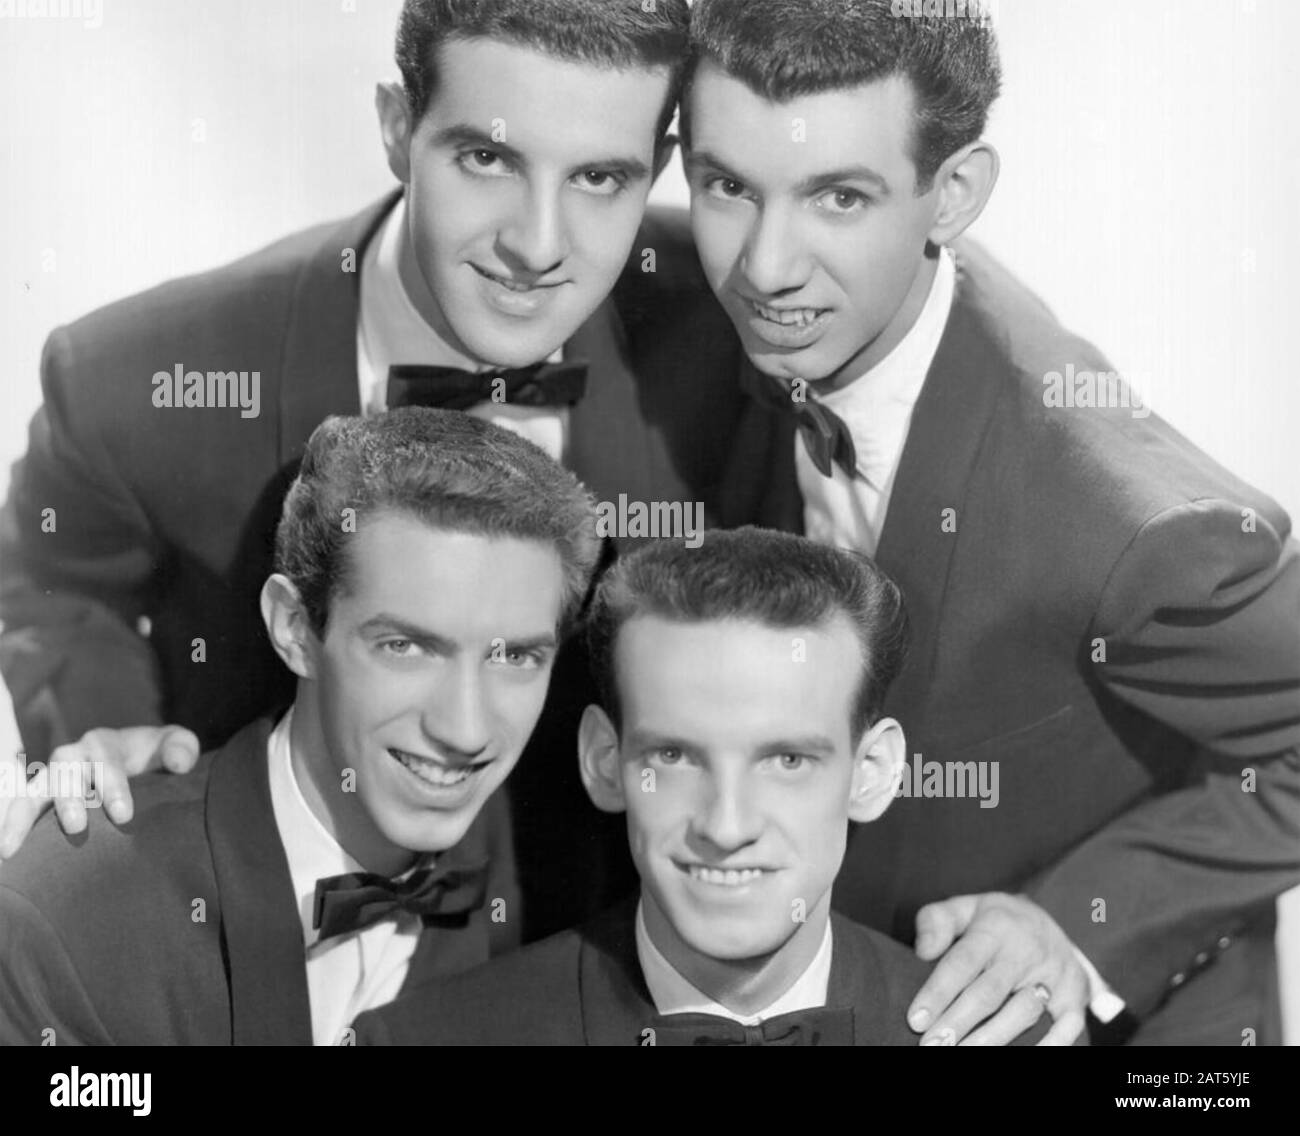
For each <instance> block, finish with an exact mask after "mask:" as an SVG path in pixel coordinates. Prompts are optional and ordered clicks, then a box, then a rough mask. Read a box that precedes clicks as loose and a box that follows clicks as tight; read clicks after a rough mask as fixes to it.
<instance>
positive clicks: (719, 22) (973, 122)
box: [681, 0, 1002, 194]
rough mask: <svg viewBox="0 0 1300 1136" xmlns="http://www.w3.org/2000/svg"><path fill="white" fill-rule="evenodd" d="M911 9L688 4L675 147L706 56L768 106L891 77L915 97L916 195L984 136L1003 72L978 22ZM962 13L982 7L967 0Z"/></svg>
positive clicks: (860, 0) (702, 0) (862, 1)
mask: <svg viewBox="0 0 1300 1136" xmlns="http://www.w3.org/2000/svg"><path fill="white" fill-rule="evenodd" d="M920 7H921V0H915V3H903V4H900V2H899V0H695V6H694V8H693V9H692V16H691V49H690V57H689V60H688V63H687V73H686V79H685V90H684V92H683V94H682V121H681V126H682V138H683V141H684V142H685V143H686V145H687V146H689V145H690V96H691V84H692V80H693V79H694V76H695V73H696V71H697V70H698V68H699V65H700V64H701V63H702V62H703V61H705V60H709V61H711V62H713V63H714V64H716V65H717V66H718V67H720V68H721V69H722V70H723V71H724V72H725V73H726V74H727V75H729V76H730V77H731V78H733V79H736V80H738V81H740V82H742V83H744V84H745V85H746V86H747V87H748V88H749V89H750V90H751V91H753V92H754V93H755V94H756V95H761V96H762V97H764V98H766V99H769V100H770V101H772V102H776V103H781V102H787V101H789V100H791V99H795V98H799V97H800V96H804V95H817V94H825V93H826V92H829V91H838V90H843V89H846V88H852V87H859V86H863V85H865V84H867V83H874V82H876V81H878V80H881V79H887V78H890V77H892V76H899V77H902V78H904V79H906V80H907V81H908V82H909V84H910V86H911V90H912V96H913V100H914V102H913V129H912V152H911V158H912V161H913V163H914V165H915V166H916V192H917V193H918V194H919V193H926V192H928V191H929V189H930V187H931V185H932V184H933V181H934V175H935V173H936V172H937V171H938V169H939V167H940V166H941V165H942V164H943V163H944V162H945V161H946V160H947V159H948V158H949V157H950V156H951V155H952V154H954V153H956V152H957V151H958V150H960V149H961V148H962V147H963V146H966V145H969V144H970V143H971V142H974V141H976V140H977V139H978V138H979V137H980V136H981V135H982V134H983V133H984V126H985V123H986V122H987V120H988V112H989V108H990V107H991V106H992V105H993V102H994V100H995V99H996V98H997V97H998V93H999V91H1000V90H1001V83H1002V75H1001V66H1000V64H999V62H998V46H997V37H996V36H995V34H994V31H993V26H992V24H991V23H990V21H989V20H988V19H987V18H976V17H973V16H971V15H966V16H957V15H948V16H945V15H934V16H920V15H917V16H913V15H910V14H908V13H910V12H911V11H912V10H913V9H920ZM964 8H965V9H966V10H968V11H981V10H982V9H979V8H978V6H977V2H976V0H966V3H965V4H964ZM896 11H898V12H899V14H895V13H896Z"/></svg>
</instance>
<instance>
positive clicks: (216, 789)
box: [0, 719, 508, 1045]
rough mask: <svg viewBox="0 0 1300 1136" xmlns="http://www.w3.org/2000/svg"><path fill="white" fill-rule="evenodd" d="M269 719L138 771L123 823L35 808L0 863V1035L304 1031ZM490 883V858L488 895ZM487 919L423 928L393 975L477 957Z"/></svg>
mask: <svg viewBox="0 0 1300 1136" xmlns="http://www.w3.org/2000/svg"><path fill="white" fill-rule="evenodd" d="M270 724H271V723H270V720H269V719H266V720H262V721H259V722H256V723H254V724H253V725H251V726H249V727H248V728H246V729H244V730H242V731H240V733H238V734H237V735H236V736H235V737H234V738H232V739H231V740H230V742H229V744H228V745H227V746H226V747H225V748H224V749H223V750H222V751H221V752H219V753H215V754H214V753H209V754H205V755H204V756H203V758H202V759H201V760H200V763H199V765H198V767H197V768H196V769H195V770H194V771H193V772H191V773H188V774H186V775H184V776H181V777H176V776H167V775H165V774H161V773H159V774H147V775H145V776H143V777H141V778H139V779H137V781H136V783H135V786H134V795H135V817H134V819H133V820H132V821H131V823H130V824H129V825H127V826H125V827H124V828H121V829H119V828H116V827H115V826H114V825H112V824H111V823H109V821H108V820H107V819H106V818H105V817H103V816H102V815H100V814H99V813H98V812H96V811H92V813H91V820H90V826H89V828H88V831H87V832H86V833H85V834H84V835H83V836H81V837H67V836H65V835H64V834H63V832H62V830H61V829H60V828H59V826H58V824H57V823H56V822H55V820H54V818H53V816H52V815H51V814H48V813H47V814H46V815H45V816H44V817H43V818H42V819H41V821H40V822H39V823H38V824H37V826H36V828H35V829H34V830H33V832H32V834H31V836H30V837H29V838H28V840H27V842H26V844H25V845H24V846H23V848H22V849H21V850H20V851H19V853H18V854H17V855H16V856H15V857H14V858H13V859H12V860H9V861H8V862H6V863H5V864H3V865H0V1044H5V1045H40V1044H42V1042H44V1041H48V1040H49V1035H47V1034H45V1032H44V1031H46V1030H51V1029H52V1030H53V1031H54V1035H53V1040H54V1042H55V1043H56V1044H58V1045H73V1044H88V1045H109V1044H126V1045H231V1044H234V1045H296V1044H301V1045H310V1044H311V1040H312V1035H311V1007H310V1003H309V999H308V993H307V971H306V955H305V951H304V946H303V937H302V923H301V920H300V918H299V914H298V901H297V898H296V896H295V894H294V891H293V884H292V882H291V880H290V876H289V864H288V861H287V860H286V858H285V853H284V847H283V845H282V844H281V842H280V836H279V832H278V830H277V828H276V825H275V817H274V814H273V812H272V809H271V787H270V781H269V778H268V775H267V753H266V742H267V735H268V733H269V732H270ZM491 839H492V834H491V832H490V830H489V828H488V826H487V825H486V824H485V823H484V820H483V818H482V817H480V818H479V819H478V820H477V821H475V823H474V824H473V825H472V826H471V828H470V830H469V832H468V833H467V834H466V836H465V839H464V840H463V841H461V843H460V844H458V845H457V846H456V847H455V848H454V849H452V850H450V851H449V852H446V853H444V854H443V856H444V857H445V862H447V863H453V862H455V863H459V862H464V863H466V864H469V863H473V862H475V861H481V860H482V859H483V858H484V857H492V856H493V854H494V853H496V852H497V850H496V849H494V848H493V847H492V846H491V843H490V842H491ZM493 862H494V863H496V864H504V863H506V861H504V860H503V859H502V858H501V857H500V856H497V857H496V858H495V859H494V860H493ZM499 888H500V874H499V871H498V875H497V877H495V878H492V879H490V881H489V884H488V891H487V894H488V896H489V897H494V896H496V895H497V894H499ZM200 901H201V904H200ZM507 910H508V909H507ZM491 927H492V925H491V924H490V923H489V921H488V912H487V909H486V908H485V909H481V910H479V911H477V912H474V913H473V914H472V915H470V917H469V919H468V921H467V922H464V923H463V925H459V926H455V925H451V924H449V925H448V926H445V927H429V928H426V930H425V932H424V933H423V935H421V937H420V942H419V945H418V946H417V947H416V953H415V956H414V957H413V958H412V960H411V969H410V971H409V973H408V975H407V982H408V983H409V984H412V985H418V984H420V983H421V982H423V981H424V980H426V979H428V978H429V977H430V976H431V975H433V974H447V973H452V972H455V971H459V970H465V969H468V968H469V967H471V966H474V965H475V964H477V963H481V962H483V961H485V960H486V959H487V958H488V956H489V953H490V952H489V934H490V930H491Z"/></svg>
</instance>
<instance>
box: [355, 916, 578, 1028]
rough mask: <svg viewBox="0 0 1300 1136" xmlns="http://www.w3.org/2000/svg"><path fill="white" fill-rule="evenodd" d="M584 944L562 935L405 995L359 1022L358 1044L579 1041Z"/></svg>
mask: <svg viewBox="0 0 1300 1136" xmlns="http://www.w3.org/2000/svg"><path fill="white" fill-rule="evenodd" d="M582 941H583V940H582V934H581V932H580V931H577V930H569V931H561V932H560V933H559V934H556V935H552V936H551V937H550V938H547V939H543V940H542V941H541V942H538V943H533V944H531V945H530V946H526V947H524V948H522V949H521V950H518V951H514V952H512V953H510V954H507V955H502V956H501V957H499V958H495V959H492V960H491V961H490V962H487V963H484V964H482V965H481V966H477V967H474V968H473V969H472V970H468V971H466V972H465V973H463V974H459V975H453V976H450V977H442V978H438V979H436V980H431V981H429V982H426V983H422V984H421V985H419V986H416V987H413V988H411V989H410V990H407V991H403V993H402V994H401V995H400V996H399V997H398V998H397V999H396V1000H395V1001H393V1002H390V1003H389V1004H388V1005H386V1006H381V1007H380V1008H378V1009H376V1010H371V1011H369V1012H367V1013H365V1014H362V1015H361V1017H360V1018H358V1019H357V1023H356V1028H357V1040H358V1042H359V1043H360V1044H363V1045H365V1044H386V1045H565V1044H568V1045H573V1044H580V1043H581V1038H582V1025H581V1009H580V1003H579V990H578V960H579V954H580V951H581V948H582Z"/></svg>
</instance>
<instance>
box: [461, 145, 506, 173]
mask: <svg viewBox="0 0 1300 1136" xmlns="http://www.w3.org/2000/svg"><path fill="white" fill-rule="evenodd" d="M458 161H459V162H460V164H461V166H462V168H464V169H466V170H468V171H469V172H470V173H472V174H482V175H485V176H488V177H504V176H505V175H507V174H508V173H509V172H510V171H509V170H508V169H507V168H506V164H505V162H504V161H503V160H502V158H501V155H500V154H498V153H497V152H496V151H495V150H482V149H479V150H466V151H464V152H463V153H461V154H460V155H459V158H458Z"/></svg>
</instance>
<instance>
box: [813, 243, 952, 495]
mask: <svg viewBox="0 0 1300 1136" xmlns="http://www.w3.org/2000/svg"><path fill="white" fill-rule="evenodd" d="M956 281H957V270H956V266H955V264H954V262H953V256H952V253H951V252H950V251H949V250H948V249H946V248H945V249H942V250H941V251H940V254H939V263H938V264H937V265H936V267H935V273H934V279H933V280H932V281H931V282H930V292H929V294H928V295H927V296H926V300H925V304H924V306H923V307H922V308H921V313H920V315H918V316H917V317H916V322H915V323H914V324H912V326H911V327H910V328H909V329H908V331H907V334H906V335H904V336H903V338H902V339H901V340H900V341H899V342H898V343H897V344H896V345H895V346H894V349H893V350H892V351H890V353H889V354H888V355H886V356H885V357H884V358H883V359H881V360H880V362H878V363H877V364H876V365H875V366H873V367H871V368H870V369H869V370H867V371H866V372H865V373H863V374H862V375H860V376H859V377H858V378H857V379H855V380H854V381H853V382H851V383H849V384H848V385H847V386H843V387H840V388H839V389H838V390H834V391H829V392H828V393H826V394H825V395H820V394H819V395H818V396H817V397H818V401H820V402H821V403H822V404H823V405H825V406H827V407H829V408H830V409H831V410H834V411H835V413H836V414H838V415H839V416H840V417H841V418H842V419H844V422H845V424H846V425H847V426H848V428H849V430H850V431H851V432H852V434H853V445H854V448H855V449H856V451H857V458H858V473H859V475H860V476H861V477H863V478H865V479H866V480H867V481H868V482H870V483H871V484H872V485H873V486H874V487H875V488H876V489H877V490H883V489H885V487H886V484H885V483H886V481H887V480H888V479H889V478H890V475H891V474H892V472H893V470H894V469H895V468H896V467H897V465H898V459H899V458H900V457H901V456H902V451H903V443H904V442H905V441H906V439H907V429H908V425H909V423H910V422H911V418H912V410H913V408H914V407H915V406H916V400H917V398H918V397H919V396H920V394H921V387H922V386H924V385H925V377H926V375H927V374H928V373H929V370H930V365H931V364H932V363H933V362H934V357H935V354H936V353H937V352H938V350H939V342H940V341H941V340H942V339H943V331H944V328H945V327H946V326H947V323H948V315H949V313H950V312H951V310H952V301H953V295H954V293H955V291H956Z"/></svg>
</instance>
